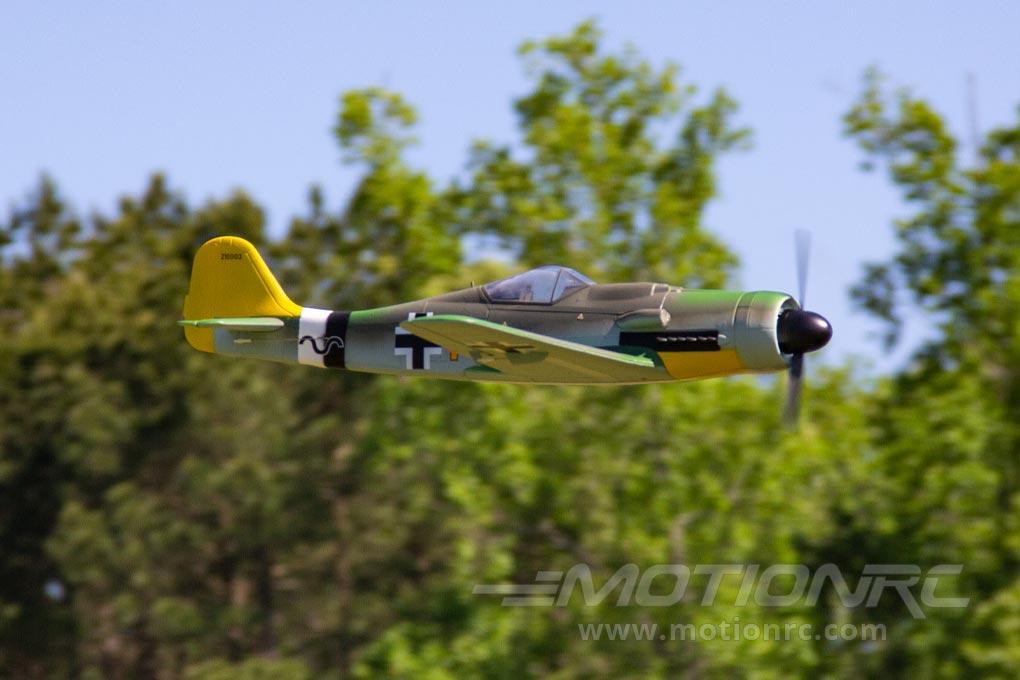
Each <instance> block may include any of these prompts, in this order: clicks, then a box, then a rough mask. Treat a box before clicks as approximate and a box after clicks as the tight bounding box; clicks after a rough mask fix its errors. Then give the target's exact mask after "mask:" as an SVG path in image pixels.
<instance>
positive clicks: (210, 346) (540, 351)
mask: <svg viewBox="0 0 1020 680" xmlns="http://www.w3.org/2000/svg"><path fill="white" fill-rule="evenodd" d="M180 323H181V324H182V325H183V326H184V333H185V336H186V337H187V340H188V343H189V344H190V345H191V346H192V347H194V348H195V349H199V350H202V351H203V352H214V353H216V354H227V355H230V356H239V357H255V358H259V359H269V360H273V361H282V362H290V363H299V364H307V365H310V366H320V367H325V368H341V369H346V370H349V371H365V372H369V373H389V374H396V375H418V376H428V377H433V378H446V379H451V380H486V381H499V382H511V383H545V384H553V383H557V384H595V383H601V384H606V383H613V384H634V383H650V382H666V381H673V380H691V379H696V378H708V377H714V376H724V375H732V374H736V373H753V372H766V371H776V370H780V369H786V368H789V367H791V366H794V367H796V366H798V365H799V361H800V360H799V359H798V357H801V356H802V355H803V354H804V353H805V352H812V351H814V350H817V349H820V348H821V347H823V346H824V345H825V344H826V343H827V342H828V341H829V338H830V337H831V335H832V328H831V327H830V326H829V323H828V321H826V320H825V319H824V318H823V317H822V316H820V315H818V314H815V313H813V312H807V311H803V310H802V309H801V308H800V305H799V304H798V303H797V302H796V301H795V300H794V298H792V297H791V296H789V295H786V294H785V293H772V292H766V291H755V292H730V291H722V290H686V289H683V288H678V287H676V286H671V285H667V284H665V283H610V284H597V283H595V282H594V281H592V280H590V279H588V278H587V277H585V276H584V275H582V274H580V273H579V272H576V271H574V270H573V269H568V268H566V267H555V266H547V267H539V268H537V269H532V270H530V271H527V272H524V273H522V274H517V275H516V276H511V277H510V278H507V279H503V280H501V281H496V282H494V283H490V284H488V285H484V286H473V287H471V288H466V289H464V290H458V291H454V292H452V293H446V294H445V295H438V296H436V297H431V298H426V299H424V300H416V301H414V302H407V303H403V304H397V305H393V306H390V307H381V308H378V309H366V310H361V311H331V310H326V309H315V308H312V307H301V306H300V305H297V304H295V303H294V302H292V301H291V300H290V298H288V297H287V295H286V294H285V293H284V292H283V289H282V288H281V287H280V284H279V283H277V281H276V279H275V278H274V277H273V275H272V273H270V271H269V268H268V267H267V266H266V263H265V262H264V261H263V260H262V258H261V257H260V256H259V254H258V252H257V251H256V250H255V247H254V246H253V245H252V244H251V243H249V242H247V241H245V240H244V239H241V238H236V237H221V238H214V239H212V240H211V241H208V242H207V243H206V244H205V245H203V246H202V247H201V248H200V249H199V251H198V253H197V254H196V255H195V264H194V268H193V270H192V273H191V287H190V290H189V292H188V295H187V297H186V298H185V301H184V320H183V321H181V322H180ZM797 377H798V378H799V373H798V376H797Z"/></svg>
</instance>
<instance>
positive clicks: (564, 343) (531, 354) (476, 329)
mask: <svg viewBox="0 0 1020 680" xmlns="http://www.w3.org/2000/svg"><path fill="white" fill-rule="evenodd" d="M400 327H401V328H403V329H404V330H406V331H408V332H409V333H413V334H414V335H417V336H418V337H420V338H423V339H425V340H428V341H429V342H434V343H435V344H437V345H440V346H442V347H444V348H445V349H446V350H447V351H450V352H456V353H458V354H464V355H467V356H470V357H471V358H472V359H474V360H475V361H476V362H477V363H478V364H480V365H481V366H484V367H486V368H487V369H495V370H497V371H499V372H500V373H502V374H503V375H504V377H505V378H507V379H509V380H511V381H517V382H538V383H574V384H577V383H641V382H654V381H661V380H669V379H670V377H669V375H668V374H667V373H666V372H665V371H664V370H663V369H662V368H661V367H659V366H656V364H655V362H654V361H652V359H650V358H648V357H645V356H634V355H631V354H621V353H619V352H611V351H609V350H604V349H599V348H597V347H589V346H587V345H582V344H579V343H576V342H570V341H568V340H560V339H558V338H553V337H550V336H548V335H541V334H539V333H531V332H529V331H522V330H520V329H518V328H511V327H510V326H503V325H500V324H495V323H492V322H490V321H483V320H482V319H475V318H472V317H469V316H458V315H437V316H420V317H418V318H416V319H413V320H407V321H404V322H403V323H401V324H400ZM469 370H471V369H469Z"/></svg>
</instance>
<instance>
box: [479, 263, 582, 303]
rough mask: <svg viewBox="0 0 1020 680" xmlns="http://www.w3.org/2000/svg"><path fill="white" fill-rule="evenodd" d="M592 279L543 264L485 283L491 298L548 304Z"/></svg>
mask: <svg viewBox="0 0 1020 680" xmlns="http://www.w3.org/2000/svg"><path fill="white" fill-rule="evenodd" d="M594 283H595V282H594V281H592V280H591V279H589V278H588V277H587V276H585V275H584V274H581V273H580V272H577V271H575V270H573V269H569V268H568V267H559V266H556V265H546V266H544V267H538V268H537V269H531V270H529V271H526V272H524V273H522V274H517V275H515V276H511V277H510V278H507V279H502V280H500V281H495V282H493V283H490V284H488V285H486V286H485V287H484V290H485V294H486V295H488V296H489V299H490V300H492V301H493V302H516V303H533V304H550V303H553V302H556V301H557V300H560V299H562V298H564V297H566V296H567V295H569V294H570V293H573V292H574V291H575V290H577V289H578V288H584V287H585V286H590V285H592V284H594Z"/></svg>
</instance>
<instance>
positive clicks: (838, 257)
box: [0, 1, 1020, 369]
mask: <svg viewBox="0 0 1020 680" xmlns="http://www.w3.org/2000/svg"><path fill="white" fill-rule="evenodd" d="M590 16H594V17H597V18H599V20H600V22H601V24H602V27H603V29H604V30H605V31H606V33H607V39H608V42H609V43H610V45H614V46H622V45H623V44H624V43H626V42H630V43H632V44H634V45H635V46H636V47H637V48H638V49H639V50H640V51H641V52H642V53H644V54H645V55H646V56H647V57H648V58H649V59H651V60H652V61H653V62H656V63H662V62H664V61H666V60H672V61H675V62H677V63H679V64H680V65H681V66H682V69H683V72H682V75H683V77H684V78H685V79H687V80H688V81H689V82H694V83H697V84H699V85H700V86H702V87H703V88H711V87H714V86H717V85H723V86H725V87H726V88H727V89H728V90H729V91H730V92H731V94H732V95H733V96H734V97H735V98H736V99H737V100H738V101H739V102H740V103H741V107H742V113H741V120H742V121H743V122H744V123H746V124H747V125H749V126H751V127H752V128H753V129H754V147H753V149H752V150H751V151H750V152H748V153H742V154H737V155H734V156H732V157H729V158H727V159H726V160H725V161H724V162H723V163H722V164H721V167H720V177H719V180H720V189H721V196H720V198H719V199H718V200H717V201H716V202H715V204H713V205H712V207H711V208H710V210H709V212H708V215H707V223H708V225H709V226H710V227H711V228H712V229H714V230H715V231H717V232H718V233H720V234H721V235H722V236H723V237H724V238H725V239H726V240H727V242H728V243H729V244H730V245H731V246H732V247H734V248H735V249H736V250H737V252H738V253H739V254H740V256H741V258H742V261H743V266H742V270H741V275H740V283H741V285H742V286H743V287H745V288H748V289H776V290H787V291H792V290H793V289H794V288H795V286H796V284H795V282H796V277H795V274H794V271H793V246H792V240H793V239H792V232H793V230H794V229H795V228H807V229H810V230H812V231H813V232H814V252H813V260H812V270H811V283H810V285H811V288H810V293H809V298H810V299H809V306H810V307H811V308H813V309H816V310H818V311H821V312H822V313H824V314H826V315H827V316H828V317H829V318H830V319H831V320H832V322H833V325H834V326H835V329H836V336H835V338H834V339H833V342H832V344H831V345H830V348H829V349H827V350H826V352H825V357H826V360H827V361H830V362H838V361H842V360H843V359H844V358H846V357H847V356H848V355H858V356H862V357H866V361H869V362H872V363H873V364H874V367H875V368H877V369H888V368H892V367H894V366H896V365H898V364H899V363H900V362H901V361H902V360H903V357H904V355H905V354H904V351H905V350H900V351H899V352H897V353H894V354H892V355H886V354H885V353H883V352H882V351H881V350H880V348H879V346H878V344H877V342H875V341H874V340H872V339H871V334H872V333H873V332H874V330H875V329H876V326H875V324H874V323H873V322H872V321H871V320H870V319H868V318H867V317H866V316H864V315H863V314H861V313H859V312H855V311H854V309H853V307H852V305H851V304H850V303H849V301H848V298H847V294H846V291H847V288H848V286H849V285H850V284H851V283H853V282H854V281H855V280H856V278H857V276H858V274H859V271H860V268H861V264H862V263H863V262H865V261H868V260H873V259H883V258H886V257H888V256H889V254H890V253H891V252H892V249H893V247H894V244H893V240H892V235H891V234H892V231H891V223H892V220H893V219H894V218H895V217H896V216H897V215H903V214H905V209H904V207H903V206H902V205H901V204H900V203H899V201H898V198H897V196H896V194H895V192H894V191H893V190H892V189H891V188H890V186H889V183H888V182H887V181H886V180H885V178H884V176H883V175H882V174H881V173H877V174H862V173H861V172H859V170H858V163H859V161H860V154H859V153H858V152H857V150H856V149H855V148H854V146H853V145H852V144H851V143H849V142H848V141H847V140H845V139H843V138H841V136H840V122H839V119H840V116H841V115H842V113H843V112H845V110H846V109H847V107H848V106H849V104H850V103H851V101H852V99H853V97H854V96H855V94H856V93H857V92H858V91H859V87H860V81H861V74H862V72H863V70H864V69H865V68H866V67H867V66H868V65H872V64H874V65H878V66H879V67H881V68H882V69H883V70H884V71H886V72H887V73H888V74H889V75H890V76H891V78H892V80H893V81H894V82H895V83H898V84H903V85H907V86H910V87H911V88H912V89H914V90H915V91H916V92H917V93H919V94H921V95H923V96H925V97H927V98H929V99H930V100H932V101H933V102H934V103H935V105H936V106H937V108H939V109H940V110H941V111H942V112H944V113H945V114H946V115H947V116H948V118H949V119H950V121H951V123H952V124H953V127H954V129H955V130H956V131H958V132H959V133H960V134H961V135H963V136H964V138H965V139H968V140H969V139H970V135H969V130H970V124H969V119H968V115H967V84H966V82H967V74H968V73H973V74H974V76H975V78H976V80H975V85H976V86H975V88H974V90H975V94H976V97H975V100H976V103H977V109H978V117H977V122H978V125H979V128H980V129H981V130H987V129H988V128H990V127H993V126H995V125H998V124H1003V123H1006V122H1008V121H1010V120H1011V119H1013V118H1014V116H1015V110H1016V106H1017V104H1018V103H1020V40H1018V39H1017V36H1018V31H1020V3H1013V2H973V3H963V2H858V3H853V4H851V3H817V2H775V3H752V2H739V3H718V2H707V1H706V2H672V3H662V2H642V3H623V2H615V3H610V2H585V3H578V2H557V3H553V2H548V1H546V2H530V1H528V2H514V3H480V2H447V3H417V4H412V3H409V2H408V3H397V2H372V3H367V2H366V3H342V2H333V3H330V2H306V3H269V2H264V3H260V2H252V1H248V2H172V3H171V2H165V3H149V2H143V3H127V2H123V3H114V2H90V3H72V2H52V3H39V2H5V3H3V5H2V6H0V83H2V84H3V91H4V98H3V99H4V101H3V104H2V105H0V201H2V204H3V205H2V208H3V209H6V208H7V207H8V206H10V205H11V204H13V202H14V201H16V200H18V199H19V198H20V197H22V196H24V195H25V193H26V192H27V191H28V190H29V189H31V188H32V187H33V186H34V184H35V182H36V179H37V177H38V176H39V174H40V173H41V172H44V171H45V172H48V173H50V174H51V175H52V176H53V177H54V178H55V179H56V180H57V181H58V183H59V185H60V186H61V188H62V189H63V191H64V193H65V195H66V196H67V197H68V198H70V199H71V200H72V202H73V203H74V204H75V205H76V206H77V207H78V208H79V209H81V210H83V211H87V210H90V209H93V208H98V209H102V210H109V209H112V207H113V206H114V205H115V202H116V197H117V196H118V195H120V194H122V193H125V192H130V193H135V192H137V191H139V190H140V189H141V187H142V186H143V185H144V180H145V178H146V177H147V175H148V174H149V173H150V172H152V171H154V170H163V171H165V172H166V173H167V174H168V175H169V177H170V179H171V182H172V184H173V185H174V186H175V187H176V188H179V189H182V190H183V191H184V192H185V193H186V195H187V196H188V198H189V200H190V201H192V202H193V203H197V202H200V201H202V200H205V199H207V198H210V197H215V196H222V195H223V194H224V193H226V192H227V191H229V190H230V189H232V188H234V187H242V188H244V189H246V190H247V191H249V192H250V193H251V194H252V195H253V196H254V197H255V198H256V199H257V200H259V201H260V202H261V203H262V204H263V205H264V206H265V207H266V209H267V211H268V216H269V220H270V225H271V229H272V231H273V233H275V234H280V233H282V231H283V229H284V228H285V225H286V223H287V220H288V218H289V217H290V216H292V215H294V214H297V213H300V212H301V211H302V210H303V209H304V206H305V199H306V193H307V187H308V186H309V185H310V184H311V183H313V182H320V183H322V184H323V185H324V186H325V187H326V189H327V195H328V196H329V198H330V200H331V201H332V203H333V204H334V205H336V204H339V203H340V202H341V201H342V199H343V197H344V195H345V194H346V192H347V191H348V190H349V189H350V187H351V183H352V180H353V174H352V172H351V171H350V170H348V169H344V168H341V167H340V164H339V154H338V152H337V149H336V147H335V145H334V143H333V141H332V139H331V136H330V128H331V126H332V123H333V117H334V116H335V114H336V110H337V104H338V95H339V93H340V92H341V91H343V90H345V89H349V88H354V87H363V86H366V85H384V86H387V87H389V88H392V89H395V90H398V91H400V92H402V93H403V94H404V95H405V96H406V97H407V98H408V99H409V100H410V101H411V102H412V103H413V104H414V105H415V106H417V107H418V109H419V111H420V113H421V118H422V124H421V127H420V130H419V134H420V137H421V142H422V143H421V145H420V147H419V148H418V149H416V150H415V152H414V153H413V155H412V161H413V162H414V163H415V164H417V165H420V166H422V167H424V168H426V169H427V170H428V171H429V172H430V173H431V174H432V175H433V176H435V177H437V178H440V179H446V178H448V177H451V176H452V175H453V174H455V173H457V172H458V171H459V170H460V168H461V164H462V162H463V160H464V158H465V150H466V148H467V146H468V144H469V142H470V140H471V139H473V138H478V137H486V138H490V139H494V140H505V141H509V140H512V139H513V138H514V118H513V115H512V111H511V108H510V101H511V99H512V98H513V97H514V96H516V95H519V94H521V93H522V92H524V91H525V89H526V88H527V80H526V78H525V74H524V72H523V70H522V68H521V64H520V62H519V60H518V59H517V58H516V57H515V54H514V50H515V47H516V46H517V45H518V44H519V43H520V42H521V41H523V40H524V39H526V38H533V37H541V36H546V35H551V34H559V33H563V32H566V31H567V30H569V29H570V28H571V27H572V26H573V25H574V24H576V23H577V22H578V21H580V20H582V19H584V18H586V17H590ZM674 283H679V284H681V285H682V284H683V282H682V281H679V282H674ZM908 329H909V331H910V333H909V335H908V338H909V339H911V340H913V341H916V340H917V338H919V337H920V336H921V335H923V332H924V322H923V320H921V319H917V318H912V319H911V320H910V322H909V324H908Z"/></svg>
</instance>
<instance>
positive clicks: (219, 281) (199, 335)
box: [184, 236, 301, 352]
mask: <svg viewBox="0 0 1020 680" xmlns="http://www.w3.org/2000/svg"><path fill="white" fill-rule="evenodd" d="M258 316H275V317H288V316H291V317H293V316H301V307H300V306H299V305H296V304H294V303H293V302H292V301H291V299H290V298H289V297H287V294H286V293H284V292H283V288H281V287H280V284H279V282H277V280H276V277H274V276H273V274H272V272H270V271H269V267H267V266H266V263H265V261H264V260H263V259H262V256H261V255H259V253H258V251H257V250H255V246H253V245H252V244H251V243H249V242H248V241H245V240H244V239H243V238H238V237H236V236H221V237H219V238H214V239H212V240H210V241H206V242H205V244H203V245H202V247H201V248H199V249H198V252H197V253H196V254H195V264H194V266H193V267H192V269H191V286H190V288H189V290H188V294H187V296H186V297H185V298H184V318H185V319H187V320H194V319H213V318H224V317H258ZM184 336H185V337H186V338H187V340H188V344H189V345H191V346H192V347H194V348H195V349H198V350H202V351H203V352H213V351H215V347H214V344H213V330H212V329H211V328H196V327H192V326H186V327H185V328H184Z"/></svg>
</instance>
